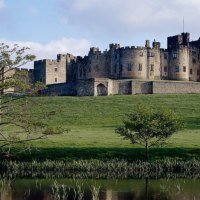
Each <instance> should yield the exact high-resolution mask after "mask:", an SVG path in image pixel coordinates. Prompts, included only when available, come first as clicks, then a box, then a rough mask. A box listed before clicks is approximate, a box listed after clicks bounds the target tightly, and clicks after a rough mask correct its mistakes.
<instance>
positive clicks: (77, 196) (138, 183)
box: [0, 179, 200, 200]
mask: <svg viewBox="0 0 200 200" xmlns="http://www.w3.org/2000/svg"><path fill="white" fill-rule="evenodd" d="M22 199H27V200H129V199H130V200H183V199H185V200H194V199H195V200H198V199H199V200H200V180H199V179H196V180H195V179H173V180H172V179H169V180H167V179H160V180H152V179H145V180H144V179H143V180H73V179H60V180H48V179H47V180H44V179H43V180H34V179H16V180H1V181H0V200H22Z"/></svg>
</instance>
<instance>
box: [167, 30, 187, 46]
mask: <svg viewBox="0 0 200 200" xmlns="http://www.w3.org/2000/svg"><path fill="white" fill-rule="evenodd" d="M189 42H190V34H189V33H182V34H181V35H175V36H170V37H168V38H167V48H168V49H171V48H174V47H177V46H180V45H185V46H187V45H188V44H189Z"/></svg>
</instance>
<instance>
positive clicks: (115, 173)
mask: <svg viewBox="0 0 200 200" xmlns="http://www.w3.org/2000/svg"><path fill="white" fill-rule="evenodd" d="M0 171H1V172H0V174H1V177H8V178H13V177H34V178H35V177H40V178H41V177H44V178H63V177H68V178H69V177H70V178H129V177H135V178H144V177H150V178H158V177H159V178H160V177H168V176H172V177H173V176H181V177H200V161H198V160H189V161H179V160H161V161H151V162H146V161H141V160H139V161H135V162H127V161H125V160H120V161H119V160H110V161H106V162H105V161H101V160H90V161H88V160H87V161H86V160H80V161H72V162H64V161H49V160H46V161H44V162H39V161H32V162H16V161H3V162H2V163H1V164H0ZM79 189H81V188H79ZM79 193H80V191H79Z"/></svg>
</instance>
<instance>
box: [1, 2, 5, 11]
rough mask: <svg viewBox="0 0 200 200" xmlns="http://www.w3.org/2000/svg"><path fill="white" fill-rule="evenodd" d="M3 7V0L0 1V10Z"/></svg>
mask: <svg viewBox="0 0 200 200" xmlns="http://www.w3.org/2000/svg"><path fill="white" fill-rule="evenodd" d="M4 6H5V2H4V0H0V9H1V8H3V7H4Z"/></svg>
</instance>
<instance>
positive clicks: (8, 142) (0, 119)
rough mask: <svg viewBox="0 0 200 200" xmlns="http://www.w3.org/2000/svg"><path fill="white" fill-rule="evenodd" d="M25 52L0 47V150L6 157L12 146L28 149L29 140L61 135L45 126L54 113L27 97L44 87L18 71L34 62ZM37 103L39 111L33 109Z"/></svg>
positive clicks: (58, 131)
mask: <svg viewBox="0 0 200 200" xmlns="http://www.w3.org/2000/svg"><path fill="white" fill-rule="evenodd" d="M28 50H29V48H26V47H22V48H21V47H19V46H18V45H14V46H13V47H10V46H9V45H6V44H4V43H1V44H0V150H1V151H3V152H4V153H6V154H7V155H8V154H10V150H11V149H12V147H13V146H16V145H20V147H22V146H26V147H27V148H28V149H30V147H31V142H32V141H35V140H39V139H44V138H46V136H47V135H50V134H51V135H52V134H60V133H63V132H64V130H63V129H61V128H59V127H58V128H56V127H54V128H52V127H50V126H49V124H48V121H49V119H50V117H51V116H52V115H54V114H55V111H54V110H43V109H42V108H41V107H40V106H38V102H37V101H36V100H35V99H34V98H30V97H31V96H36V95H37V92H38V90H40V89H44V88H45V86H44V85H43V84H41V83H32V81H30V77H29V74H28V71H27V70H19V68H20V67H21V66H23V65H25V64H26V63H28V62H30V61H33V60H34V59H35V56H34V55H31V54H27V51H28ZM43 103H44V102H43ZM36 104H37V107H38V108H39V109H38V110H34V109H33V108H34V106H35V105H36Z"/></svg>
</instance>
